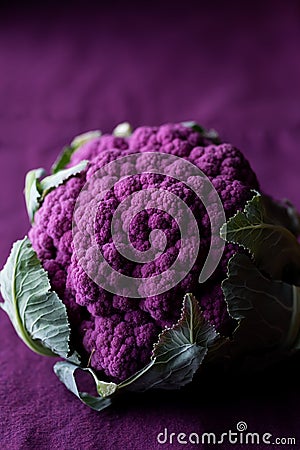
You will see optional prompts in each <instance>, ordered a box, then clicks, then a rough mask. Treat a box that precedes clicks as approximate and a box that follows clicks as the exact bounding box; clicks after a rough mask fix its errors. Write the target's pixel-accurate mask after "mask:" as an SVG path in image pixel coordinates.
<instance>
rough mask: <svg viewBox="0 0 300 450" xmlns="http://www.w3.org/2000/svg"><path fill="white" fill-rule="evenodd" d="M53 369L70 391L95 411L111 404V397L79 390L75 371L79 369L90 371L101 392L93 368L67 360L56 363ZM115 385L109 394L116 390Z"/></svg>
mask: <svg viewBox="0 0 300 450" xmlns="http://www.w3.org/2000/svg"><path fill="white" fill-rule="evenodd" d="M53 369H54V372H55V374H56V375H57V377H58V378H59V380H60V381H61V382H62V383H63V384H64V385H65V386H66V387H67V388H68V389H69V391H71V392H73V394H75V395H76V397H78V398H79V399H80V400H81V401H82V402H83V403H84V404H86V405H88V406H89V407H90V408H92V409H94V410H95V411H102V410H103V409H105V408H107V407H108V406H109V405H110V404H111V400H110V398H105V397H104V396H101V395H99V397H94V396H92V395H89V394H87V393H86V392H80V391H79V390H78V386H77V383H76V380H75V372H76V371H78V370H79V371H85V372H89V373H90V374H91V375H92V377H93V378H94V381H95V383H96V388H97V391H98V392H99V390H100V388H99V386H98V384H97V382H98V379H97V377H96V375H95V374H94V372H93V371H92V370H91V369H82V368H80V367H78V366H76V365H74V364H71V363H70V362H67V361H60V362H58V363H56V364H55V365H54V368H53ZM99 383H101V382H99ZM106 384H109V385H113V384H114V383H106ZM114 386H115V389H112V388H111V389H110V390H109V392H110V393H109V394H108V392H106V394H107V395H111V394H113V393H114V392H115V390H116V388H117V385H114Z"/></svg>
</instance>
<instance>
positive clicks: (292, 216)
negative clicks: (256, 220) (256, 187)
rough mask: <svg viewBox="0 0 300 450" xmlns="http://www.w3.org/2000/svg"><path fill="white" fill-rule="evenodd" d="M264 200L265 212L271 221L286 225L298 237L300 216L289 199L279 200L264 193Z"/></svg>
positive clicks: (299, 233)
mask: <svg viewBox="0 0 300 450" xmlns="http://www.w3.org/2000/svg"><path fill="white" fill-rule="evenodd" d="M262 201H263V204H264V210H265V214H266V215H267V216H268V219H269V221H270V222H271V223H273V224H275V225H282V226H284V227H285V228H287V229H288V230H289V231H290V232H291V233H293V234H294V235H295V236H296V237H297V236H299V235H300V216H299V213H298V212H297V210H296V208H295V206H294V205H293V204H292V203H291V202H290V201H289V200H282V201H277V200H274V199H273V198H272V197H269V196H267V195H263V196H262Z"/></svg>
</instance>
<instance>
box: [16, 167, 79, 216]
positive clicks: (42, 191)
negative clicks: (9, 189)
mask: <svg viewBox="0 0 300 450" xmlns="http://www.w3.org/2000/svg"><path fill="white" fill-rule="evenodd" d="M87 165H88V161H86V160H83V161H81V162H80V163H79V164H77V165H76V166H73V167H69V168H68V169H64V170H61V171H59V172H57V173H55V174H53V175H49V176H47V177H45V178H43V179H41V177H42V176H43V175H44V174H45V171H44V169H37V170H31V171H30V172H28V174H27V175H26V180H25V190H24V193H25V200H26V207H27V212H28V216H29V219H30V222H31V223H32V224H33V223H34V215H35V213H36V211H37V210H38V209H39V208H40V206H41V204H42V202H43V200H44V198H45V196H46V195H47V194H48V193H49V192H50V191H51V190H52V189H55V188H56V187H57V186H59V185H60V184H63V183H64V182H65V181H67V180H68V179H69V178H70V177H71V176H75V175H78V174H79V173H80V172H82V171H83V170H85V169H86V167H87Z"/></svg>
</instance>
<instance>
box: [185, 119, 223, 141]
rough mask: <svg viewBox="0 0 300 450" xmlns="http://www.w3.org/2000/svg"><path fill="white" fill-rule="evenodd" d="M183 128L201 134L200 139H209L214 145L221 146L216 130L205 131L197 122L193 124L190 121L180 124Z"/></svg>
mask: <svg viewBox="0 0 300 450" xmlns="http://www.w3.org/2000/svg"><path fill="white" fill-rule="evenodd" d="M181 124H182V125H183V126H184V127H187V128H192V130H193V131H197V132H198V133H200V134H201V136H202V137H204V138H206V139H210V140H211V141H212V142H213V143H214V144H217V145H218V144H221V140H220V138H219V135H218V133H217V132H216V130H213V129H211V130H206V129H205V128H204V127H202V126H201V125H199V124H198V123H197V122H194V121H193V120H191V121H187V122H182V123H181Z"/></svg>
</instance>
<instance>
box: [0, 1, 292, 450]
mask: <svg viewBox="0 0 300 450" xmlns="http://www.w3.org/2000/svg"><path fill="white" fill-rule="evenodd" d="M86 3H87V4H88V2H86ZM237 4H238V3H237ZM0 17H1V18H0V69H1V70H0V158H1V160H0V162H1V169H2V171H1V172H2V175H1V178H0V183H1V188H0V202H1V203H0V204H1V215H0V221H1V222H0V235H1V239H0V265H1V266H2V264H3V263H4V261H5V259H6V258H7V256H8V253H9V250H10V247H11V244H12V242H13V241H14V240H16V239H17V238H20V237H22V236H23V235H24V234H25V233H26V232H27V230H28V226H29V225H28V219H27V216H26V212H25V207H24V200H23V196H22V190H23V185H24V175H25V173H26V172H27V171H28V170H29V169H31V168H36V167H40V166H41V167H46V168H49V167H50V165H51V162H52V161H53V160H54V159H55V157H56V155H57V153H58V151H59V150H60V148H61V147H62V146H63V145H64V144H65V143H67V142H69V141H70V139H71V138H72V137H73V136H74V135H76V134H79V133H80V132H83V131H86V130H89V129H95V128H100V129H102V130H103V131H111V130H112V128H113V127H114V126H115V125H116V124H117V123H119V122H121V121H124V120H129V121H130V122H131V123H132V125H133V126H137V125H142V124H150V125H154V124H160V123H163V122H167V121H182V120H190V119H193V120H196V121H198V122H199V123H201V124H203V125H205V126H206V127H214V128H215V129H217V130H218V131H219V133H220V135H221V136H222V138H224V139H225V140H228V141H230V142H232V143H234V144H236V145H237V146H238V147H239V148H241V149H242V150H243V151H244V153H245V154H246V155H247V157H248V158H249V159H250V161H251V163H252V166H253V168H254V169H255V170H256V172H257V174H258V176H259V178H260V180H261V185H262V188H263V189H265V190H266V191H268V192H269V193H271V194H274V195H276V196H278V197H287V198H289V199H290V200H291V201H293V202H294V203H295V204H296V205H297V206H298V208H300V195H299V187H300V182H299V168H300V151H299V142H300V83H299V80H300V58H299V50H300V8H299V3H298V4H297V3H296V2H293V1H290V2H281V3H276V2H261V4H260V3H258V2H257V4H254V3H253V2H251V6H250V3H249V4H246V3H243V4H242V6H240V7H237V6H235V4H234V3H229V4H228V2H226V5H225V2H223V6H222V2H215V3H213V4H212V5H211V6H207V5H206V7H204V6H197V3H196V2H195V3H193V2H192V3H188V2H186V3H185V6H184V5H183V4H182V5H179V4H175V3H174V2H172V3H171V2H161V4H160V3H159V2H151V4H150V3H149V6H147V7H146V6H144V7H143V9H142V10H141V7H139V8H136V7H135V6H134V4H132V3H131V4H130V5H128V4H125V2H113V3H112V4H111V6H106V7H100V6H99V7H98V8H96V7H95V6H92V5H90V6H87V5H86V7H85V9H84V8H83V7H82V6H80V5H79V6H77V7H76V8H75V7H74V6H73V7H71V2H70V6H69V7H68V6H67V4H65V6H64V8H63V9H62V8H58V7H56V6H51V7H50V6H48V7H45V6H43V10H42V9H41V7H40V8H38V7H37V6H35V5H34V4H32V5H31V6H30V7H29V6H27V7H26V8H25V6H17V5H15V6H14V7H10V8H9V7H8V6H6V7H4V6H3V7H2V10H1V11H0ZM0 333H1V334H0V335H1V338H0V339H1V340H0V342H1V344H0V358H1V366H0V399H1V400H0V402H1V408H0V442H1V444H2V447H3V448H5V449H24V450H25V449H33V448H34V449H48V448H49V449H50V448H51V449H53V448H55V449H62V448H63V449H65V450H74V449H85V450H88V449H117V450H118V449H141V448H143V449H144V450H147V449H149V450H150V449H151V450H153V449H159V448H170V449H171V448H174V449H177V448H194V447H195V446H190V447H189V446H187V445H186V446H184V445H179V444H174V445H170V444H169V445H160V444H158V443H157V441H156V435H157V434H158V433H159V432H160V431H162V430H163V428H164V427H168V429H169V431H170V432H171V431H175V432H185V433H188V432H191V431H195V432H198V433H201V432H203V431H207V432H209V431H215V432H217V431H227V430H228V429H229V428H231V429H232V430H233V429H234V428H235V426H236V423H237V422H238V421H240V420H244V421H246V422H247V424H248V429H249V431H259V432H261V433H264V432H271V433H273V435H274V437H282V436H283V437H284V436H286V437H287V436H291V437H295V438H296V439H297V440H298V441H297V442H298V443H297V445H296V446H295V447H292V446H286V447H287V448H299V447H300V431H299V430H300V426H299V425H300V423H299V422H300V421H299V417H300V407H299V403H300V388H299V379H300V369H299V360H298V361H297V360H295V361H293V362H290V363H288V364H285V365H284V366H281V368H278V367H277V368H273V369H272V370H270V371H268V372H266V374H264V375H263V376H262V377H261V379H260V377H259V376H255V377H253V378H247V379H240V380H234V381H232V380H226V379H224V377H223V376H222V375H221V374H218V375H216V376H215V377H214V378H213V379H211V380H210V382H208V379H204V380H203V381H202V383H201V382H200V383H199V384H198V386H197V388H194V391H192V390H191V389H189V390H187V391H184V392H182V393H172V394H159V395H155V394H151V395H146V396H145V397H139V396H135V397H134V398H133V399H132V398H130V397H128V398H127V397H126V398H124V399H123V400H122V401H121V402H120V404H119V405H118V407H117V406H113V407H112V408H111V409H108V410H106V411H104V412H103V413H100V414H98V413H95V412H93V411H90V410H89V409H88V408H86V407H85V406H83V405H82V404H81V403H80V402H79V400H76V399H75V397H73V395H72V394H70V393H69V392H67V390H66V389H65V388H64V387H63V385H61V384H60V383H59V382H58V380H57V379H56V377H55V375H54V374H53V373H52V364H53V361H52V360H51V359H47V358H43V357H39V356H37V355H34V354H33V353H31V352H30V351H29V350H28V349H27V348H26V347H25V346H24V345H23V344H22V343H21V342H20V341H19V340H18V339H17V337H16V335H15V332H14V331H13V329H12V327H11V325H10V324H9V322H8V320H7V318H6V316H5V315H4V314H3V313H1V317H0ZM198 448H206V447H205V446H203V447H201V446H199V447H198ZM209 448H210V446H209ZM220 448H226V447H225V446H224V445H223V446H220ZM228 448H246V447H245V446H244V447H239V446H232V445H231V446H229V447H228ZM247 448H260V449H261V448H264V447H263V445H260V446H258V447H257V446H252V447H250V446H249V447H247ZM275 448H285V447H284V445H282V446H278V447H275Z"/></svg>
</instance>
